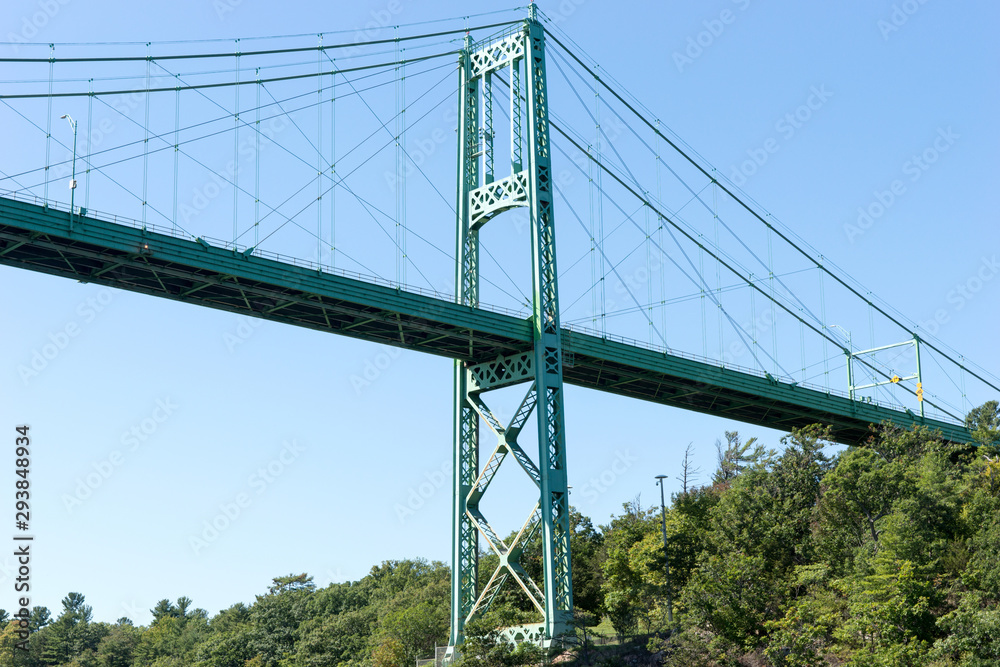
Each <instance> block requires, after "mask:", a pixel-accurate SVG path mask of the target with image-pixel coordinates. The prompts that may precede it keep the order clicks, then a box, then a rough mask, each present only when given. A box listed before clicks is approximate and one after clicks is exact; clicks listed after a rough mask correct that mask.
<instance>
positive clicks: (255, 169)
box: [0, 6, 1000, 645]
mask: <svg viewBox="0 0 1000 667" xmlns="http://www.w3.org/2000/svg"><path fill="white" fill-rule="evenodd" d="M494 18H496V17H494V16H489V15H484V16H482V17H475V18H473V19H471V20H472V21H473V23H472V24H469V23H468V22H469V21H470V19H468V18H467V19H466V23H467V25H464V26H462V27H458V28H450V27H444V28H441V29H438V26H431V29H427V28H428V26H427V25H417V24H415V25H410V26H400V27H396V28H394V29H393V31H394V34H393V35H392V36H391V37H386V38H384V39H374V40H368V41H359V40H353V41H351V40H348V39H344V38H343V36H342V35H338V34H337V33H324V34H320V35H309V36H289V37H282V38H268V40H269V41H267V42H266V43H264V42H261V41H255V40H251V39H246V40H234V41H233V42H232V43H230V44H222V45H220V44H219V43H212V44H211V47H212V50H207V51H206V50H197V47H204V46H205V45H201V44H192V43H189V42H177V43H156V44H152V43H151V44H145V43H144V44H117V45H89V44H70V45H50V46H49V47H48V53H46V54H44V55H42V56H35V57H28V56H25V57H16V58H3V59H0V62H2V63H3V64H4V66H5V67H6V68H8V70H9V71H14V72H15V76H14V77H13V79H12V80H8V81H5V82H4V88H3V94H0V113H2V114H3V117H4V119H5V120H6V121H7V122H6V123H5V127H8V128H10V127H17V128H19V129H18V131H22V132H25V133H34V137H35V138H36V139H37V146H38V148H39V150H38V151H37V154H25V155H16V156H15V155H4V157H3V161H2V163H0V263H2V264H4V265H7V266H11V267H15V268H21V269H26V270H29V271H35V272H41V273H46V274H50V275H54V276H61V277H65V278H71V279H73V280H76V281H79V282H82V283H93V284H100V285H106V286H109V287H114V288H118V289H122V290H128V291H132V292H137V293H141V294H148V295H152V296H158V297H162V298H167V299H171V300H174V301H180V302H185V303H189V304H193V305H197V306H204V307H207V308H213V309H218V310H224V311H229V312H232V313H239V314H243V315H249V316H252V317H255V318H263V319H267V320H271V321H274V322H280V323H284V324H289V325H295V326H299V327H306V328H310V329H315V330H319V331H325V332H329V333H334V334H340V335H343V336H350V337H353V338H357V339H361V340H365V341H370V342H376V343H381V344H385V345H392V346H396V347H401V348H405V349H409V350H415V351H420V352H426V353H428V354H432V355H437V356H441V357H446V358H449V359H453V360H455V366H454V387H455V393H454V396H453V398H452V399H450V400H451V402H452V404H453V408H454V415H455V416H454V434H453V465H454V468H453V470H454V479H453V483H452V494H453V501H454V509H453V517H452V518H453V546H452V566H453V567H452V619H451V628H452V629H451V643H452V645H455V644H457V643H459V642H460V641H461V639H462V636H463V634H462V633H463V627H464V625H465V623H466V622H468V621H469V620H470V619H471V618H473V617H475V616H476V615H477V614H481V613H483V612H484V611H485V610H487V609H489V606H490V603H491V602H492V600H493V599H494V597H495V596H496V594H497V592H498V591H499V590H500V589H501V588H502V587H503V586H505V585H508V586H516V587H518V588H520V589H521V590H522V591H523V593H524V594H525V595H526V596H527V598H528V599H529V600H530V601H531V603H532V604H533V605H534V606H535V608H536V609H537V611H538V612H539V615H540V617H541V618H543V619H544V621H543V622H542V623H540V624H537V625H535V626H525V627H521V628H512V629H509V630H508V632H509V634H510V636H511V638H512V639H515V640H527V639H530V640H538V641H552V640H553V639H556V638H558V637H559V636H561V635H562V634H564V633H566V632H567V630H568V629H569V623H570V620H571V613H572V609H573V603H572V577H571V572H570V565H569V564H570V550H569V502H568V488H567V487H568V479H567V464H568V463H569V462H570V461H571V460H572V445H571V444H568V443H567V442H566V440H565V413H564V394H563V385H564V384H571V385H576V386H580V387H585V388H590V389H596V390H599V391H602V392H608V393H613V394H618V395H620V396H624V397H628V398H637V399H642V400H645V401H650V402H653V403H659V404H662V405H665V406H671V407H677V408H682V409H685V410H692V411H697V412H702V413H706V414H710V415H717V416H723V417H727V418H731V419H736V420H739V421H742V422H746V423H750V424H757V425H762V426H767V427H771V428H776V429H781V430H790V429H792V428H795V427H801V426H806V425H809V424H814V423H822V424H826V425H829V426H830V427H831V429H832V432H833V434H834V437H835V438H836V439H837V441H839V442H841V443H844V444H859V443H861V442H863V441H864V440H865V439H866V438H867V437H868V436H869V435H870V432H871V431H870V426H871V425H872V424H877V423H880V422H884V421H888V422H892V423H895V424H898V425H900V426H903V427H910V426H913V425H922V426H926V427H928V428H931V429H935V430H937V431H940V433H941V435H942V437H943V438H944V439H945V440H948V441H951V442H962V443H964V442H969V440H970V434H969V432H968V430H967V429H966V428H965V426H964V423H963V416H964V414H965V413H966V412H967V410H968V409H969V408H970V407H972V406H973V402H972V399H971V398H970V396H971V397H974V396H977V395H979V394H980V393H982V392H987V393H988V392H991V391H1000V389H998V387H1000V379H998V378H997V377H996V376H995V375H994V374H992V373H990V372H989V371H988V370H986V369H984V368H981V367H980V366H978V365H976V364H975V363H974V362H972V361H971V360H968V359H966V358H964V357H963V356H962V355H960V354H959V353H957V352H955V351H954V350H952V349H951V348H949V347H948V346H947V345H945V344H944V343H943V342H941V341H938V340H936V339H934V338H933V337H932V336H929V335H927V334H925V333H922V332H920V331H918V329H917V328H916V327H915V325H913V323H912V322H910V321H908V320H907V319H906V318H905V316H903V315H902V314H901V313H899V312H897V311H896V310H895V309H894V308H893V307H892V306H891V305H890V304H888V303H885V302H882V301H881V300H880V299H878V298H877V297H875V296H874V295H873V293H872V292H871V291H870V290H869V289H867V288H866V287H864V286H862V285H860V284H859V283H857V281H855V280H854V279H852V278H851V277H850V276H848V275H846V274H845V273H844V272H843V271H841V270H840V269H839V268H838V267H837V266H836V265H835V264H833V263H832V262H830V261H829V260H828V259H826V258H824V257H823V255H822V254H821V253H819V252H818V251H817V250H816V249H814V248H812V247H811V246H810V245H809V244H808V242H807V241H805V240H804V239H803V238H801V237H800V236H799V235H798V234H797V233H796V232H795V231H794V230H793V229H792V228H791V227H789V226H787V225H785V224H783V223H781V222H780V221H778V220H776V219H775V218H773V216H770V215H769V214H767V213H765V212H763V211H762V210H761V209H760V207H759V206H757V205H756V204H755V203H754V202H753V200H752V199H750V198H749V197H747V196H746V195H745V194H744V193H742V192H741V190H740V189H739V188H738V187H737V186H736V185H735V184H733V183H731V182H730V181H729V180H728V179H726V178H725V177H724V176H723V175H721V174H719V173H718V172H717V171H716V170H715V169H714V168H712V167H711V166H710V165H709V164H707V162H705V161H704V160H703V159H701V158H700V156H699V155H698V154H697V152H696V151H694V149H692V148H691V147H689V146H687V144H686V143H685V142H684V141H683V140H682V139H681V138H679V137H678V136H676V135H675V134H674V133H673V132H672V131H671V130H670V129H669V127H668V125H667V124H666V123H665V122H663V121H661V119H659V118H657V117H656V115H655V114H653V113H652V112H651V111H650V110H649V109H647V108H646V107H645V106H644V105H643V104H642V102H641V100H640V99H638V98H637V97H636V96H634V95H632V94H631V93H629V92H628V91H627V90H626V89H625V88H624V87H623V86H621V85H620V84H619V83H618V82H617V81H616V80H615V79H614V77H613V76H612V75H611V74H609V73H607V72H605V71H603V70H602V69H601V68H600V66H599V65H598V64H597V63H596V62H594V61H593V60H592V59H591V58H590V57H589V56H587V55H586V53H585V51H584V50H583V49H582V48H581V47H580V46H579V45H577V44H576V43H575V42H574V41H573V40H572V38H571V36H570V35H567V34H565V33H564V32H562V31H561V30H559V29H558V27H557V26H555V25H553V24H552V23H551V22H549V21H547V19H546V17H545V16H544V14H542V13H541V12H540V11H539V10H537V9H536V8H535V7H534V6H532V7H531V8H530V10H529V15H528V17H527V19H525V18H524V17H523V16H519V17H515V18H509V20H503V21H496V20H493V19H494ZM477 20H478V21H479V22H478V23H477V22H476V21H477ZM338 37H340V38H341V39H338ZM456 70H457V73H456ZM67 111H68V112H67ZM62 123H66V124H67V125H66V126H62V125H60V124H62ZM60 127H61V128H62V131H60V129H59V128H60ZM66 127H68V128H69V129H70V130H71V131H72V133H71V134H69V133H67V132H66V131H65V130H66ZM81 138H82V141H81ZM456 162H457V167H456ZM456 172H457V182H456ZM66 181H69V182H70V188H69V189H68V190H67V189H65V188H64V184H65V183H66ZM453 185H454V186H455V188H456V189H455V190H454V191H453V190H452V187H453ZM57 186H58V187H57ZM456 192H457V195H456ZM557 218H558V220H559V223H558V225H557V223H556V219H557ZM557 231H558V239H559V243H558V251H557V249H556V248H557V244H556V236H557V234H556V232H557ZM865 330H867V333H868V337H867V338H868V344H866V345H864V346H861V345H859V344H857V340H856V339H861V337H860V336H853V335H852V334H851V333H849V332H850V331H855V332H856V331H865ZM515 385H517V386H520V387H521V389H522V390H523V392H524V394H523V399H522V400H521V401H520V403H519V407H518V408H517V410H515V412H514V415H513V417H512V418H511V419H510V420H509V421H508V420H504V419H501V417H500V416H499V414H498V412H496V411H494V410H493V409H491V407H490V404H489V402H488V401H490V400H491V399H490V392H492V391H495V390H500V389H504V388H507V387H513V386H515ZM967 385H968V386H967ZM441 400H442V402H446V401H448V400H449V399H447V398H446V397H441ZM533 415H534V418H535V423H534V428H533V429H528V430H526V431H525V432H524V433H523V434H522V431H524V430H525V427H526V426H528V425H529V423H530V421H531V418H532V416H533ZM487 434H491V435H492V436H495V437H496V442H495V444H494V443H492V442H491V439H490V437H487ZM519 438H520V439H521V442H519ZM529 444H530V445H531V446H528V445H529ZM533 447H534V448H536V450H533V449H532V448H533ZM507 458H510V459H511V461H510V463H509V465H510V466H516V467H517V468H519V469H521V470H522V471H523V472H524V473H525V474H526V475H527V477H528V478H529V479H530V481H531V483H532V486H533V488H534V492H533V493H534V495H533V496H532V498H531V499H530V500H531V501H533V502H534V507H533V508H531V511H530V512H528V514H527V516H526V519H525V521H524V523H523V525H522V526H521V528H520V530H519V531H518V532H517V533H516V536H515V538H514V539H513V541H512V542H511V543H510V544H508V543H506V542H505V541H504V539H502V538H501V537H500V535H499V534H498V533H497V531H496V530H495V529H494V527H493V526H492V525H491V524H490V521H489V519H488V518H487V517H486V516H485V514H484V512H483V509H482V505H481V501H482V498H483V496H484V495H485V494H486V493H487V491H488V489H489V486H490V484H491V482H492V480H493V478H494V475H495V474H496V473H497V470H498V468H499V467H500V465H501V464H502V463H503V462H504V461H505V460H506V459H507ZM504 502H510V499H504ZM536 535H540V536H541V539H542V544H543V559H542V563H543V567H542V572H543V577H544V579H543V581H540V582H535V581H533V580H532V578H531V577H530V576H529V574H528V573H527V572H526V571H525V569H524V568H523V567H522V566H521V564H520V560H519V559H520V555H521V550H522V549H523V547H524V545H525V544H527V543H528V542H529V541H530V540H531V539H533V538H534V537H535V536H536ZM481 548H485V549H487V550H489V552H491V553H493V554H495V555H496V556H497V557H498V558H499V566H498V567H497V568H496V570H495V571H494V572H492V573H489V574H490V576H489V577H481V576H480V573H479V571H478V563H479V557H480V553H481ZM484 574H485V573H484ZM483 580H485V581H486V583H485V585H482V581H483Z"/></svg>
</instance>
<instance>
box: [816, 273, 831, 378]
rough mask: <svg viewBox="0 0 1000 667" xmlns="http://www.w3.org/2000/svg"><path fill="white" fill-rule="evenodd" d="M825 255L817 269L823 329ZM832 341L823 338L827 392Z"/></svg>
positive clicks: (825, 325) (824, 326)
mask: <svg viewBox="0 0 1000 667" xmlns="http://www.w3.org/2000/svg"><path fill="white" fill-rule="evenodd" d="M822 263H823V255H820V256H819V264H820V266H818V267H817V268H818V269H819V312H820V317H821V318H822V320H823V322H822V324H823V328H824V329H826V328H827V323H826V292H825V291H824V289H823V267H822ZM829 345H830V341H828V340H827V338H826V336H823V385H824V386H825V387H826V389H827V391H829V390H830V354H829Z"/></svg>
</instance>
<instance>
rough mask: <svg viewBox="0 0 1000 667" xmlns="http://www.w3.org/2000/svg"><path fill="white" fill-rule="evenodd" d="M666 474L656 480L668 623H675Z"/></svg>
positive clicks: (670, 624) (658, 476) (671, 624)
mask: <svg viewBox="0 0 1000 667" xmlns="http://www.w3.org/2000/svg"><path fill="white" fill-rule="evenodd" d="M666 478H667V476H666V475H657V476H656V480H657V483H658V484H659V485H660V523H661V525H662V527H663V561H664V562H665V563H666V565H667V625H669V626H671V627H673V625H674V603H673V601H672V600H671V591H670V554H668V553H667V505H666V502H665V501H664V498H663V480H665V479H666Z"/></svg>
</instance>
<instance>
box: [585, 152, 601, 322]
mask: <svg viewBox="0 0 1000 667" xmlns="http://www.w3.org/2000/svg"><path fill="white" fill-rule="evenodd" d="M590 148H591V147H589V146H588V150H589V149H590ZM587 184H588V186H589V187H588V194H589V195H590V197H589V201H590V282H591V284H592V285H593V288H592V289H591V291H590V311H591V313H592V315H591V318H590V326H591V327H592V328H593V329H594V330H597V329H598V328H599V325H598V321H597V318H598V315H599V313H600V310H599V309H598V305H597V301H598V294H597V281H598V275H597V236H596V234H597V232H596V229H595V227H596V225H597V211H596V207H595V205H594V202H595V199H596V197H595V196H594V163H593V161H592V160H587Z"/></svg>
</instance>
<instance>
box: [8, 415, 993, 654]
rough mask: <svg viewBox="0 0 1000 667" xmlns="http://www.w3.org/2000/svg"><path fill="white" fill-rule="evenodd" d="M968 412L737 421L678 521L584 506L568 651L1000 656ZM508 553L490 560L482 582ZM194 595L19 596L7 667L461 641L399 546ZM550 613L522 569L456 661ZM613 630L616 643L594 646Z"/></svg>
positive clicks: (429, 581)
mask: <svg viewBox="0 0 1000 667" xmlns="http://www.w3.org/2000/svg"><path fill="white" fill-rule="evenodd" d="M967 425H968V426H969V428H970V430H971V431H972V432H973V435H974V437H975V439H976V440H977V441H978V444H979V447H971V446H962V445H954V444H949V443H945V442H943V441H942V440H941V439H940V438H939V437H937V435H936V434H935V433H933V432H930V431H928V430H926V429H924V428H921V427H915V428H912V429H902V428H899V427H896V426H893V425H890V424H883V425H881V426H878V427H873V430H872V434H871V437H870V438H869V439H868V441H867V442H866V443H865V444H864V445H863V446H859V447H853V448H849V449H844V450H842V451H839V452H838V453H836V454H833V455H828V454H827V453H825V452H826V451H829V450H828V445H830V444H831V436H830V433H829V431H828V430H827V429H825V428H823V427H820V426H812V427H808V428H804V429H800V430H796V431H793V432H792V433H790V434H789V435H787V436H786V437H785V438H783V439H782V441H781V443H780V444H781V446H780V447H779V448H776V449H771V448H767V447H765V446H764V445H763V444H761V443H759V442H757V441H756V440H755V439H753V438H750V439H748V440H746V441H743V440H742V439H741V437H740V435H739V434H738V433H735V432H727V433H725V438H724V440H720V441H719V442H717V443H716V448H717V453H718V456H717V466H716V469H715V470H714V471H713V472H712V473H711V476H710V477H709V478H708V479H706V480H704V483H703V484H699V483H698V481H699V480H698V479H697V477H698V473H699V471H696V470H694V469H693V468H692V467H691V465H690V464H689V460H688V459H687V457H685V460H684V461H683V462H682V464H681V465H680V468H681V470H682V475H681V480H682V490H681V491H680V492H678V493H676V494H674V495H673V497H672V498H671V499H670V501H669V506H668V507H667V508H666V512H665V514H664V515H663V517H662V519H661V511H660V507H659V505H658V504H657V505H655V506H653V507H644V506H643V505H642V503H641V500H640V499H639V498H636V499H634V500H631V501H629V502H626V503H624V504H623V506H622V512H621V513H620V514H618V515H615V516H612V517H611V519H610V521H609V522H608V523H607V525H602V526H597V527H595V526H594V525H593V523H592V522H591V520H590V519H589V518H587V517H585V516H583V515H582V514H580V513H579V512H578V511H576V510H575V509H573V510H572V512H571V550H572V569H573V581H574V603H575V605H576V612H575V616H574V625H575V627H576V632H577V640H576V641H575V643H574V644H573V645H571V646H570V647H569V650H568V652H566V653H565V654H564V655H563V656H562V657H561V658H560V660H562V661H569V664H579V665H584V664H594V665H622V664H636V665H639V664H662V665H668V666H670V667H681V666H683V667H716V666H719V667H722V666H728V665H733V666H737V665H744V666H747V667H750V666H767V665H771V666H774V667H819V666H821V665H844V666H847V667H860V666H862V665H864V666H865V667H907V666H917V665H927V666H928V667H985V666H987V665H1000V605H998V602H1000V405H998V403H997V402H996V401H990V402H988V403H986V404H984V405H983V406H980V407H979V408H976V409H975V410H973V411H972V412H971V413H970V414H969V416H968V418H967ZM657 500H659V499H657ZM661 520H665V523H666V532H667V536H666V550H664V541H663V534H662V529H661ZM511 537H512V536H511ZM540 554H541V544H540V542H539V540H538V539H537V538H536V539H535V540H534V541H533V542H531V543H529V544H528V545H527V546H526V548H525V551H524V554H523V556H522V559H521V561H522V564H523V566H524V569H525V571H526V572H527V573H528V574H529V575H530V576H531V577H532V578H533V579H534V580H535V581H536V582H542V581H543V580H542V577H541V566H540V561H541V559H540ZM667 562H669V572H670V578H669V580H668V578H667V567H666V565H667ZM496 564H497V559H496V556H491V555H486V554H484V555H483V557H482V558H481V559H480V569H479V577H480V580H481V581H480V585H481V586H485V585H486V583H487V580H488V578H489V576H490V575H491V574H492V572H493V569H495V567H496ZM668 590H669V591H670V592H671V593H672V595H671V596H669V597H670V598H671V600H672V604H671V609H670V611H671V612H672V614H668V609H667V599H668V595H667V593H668ZM193 604H194V603H193V602H192V600H191V599H190V598H188V597H180V598H177V599H176V600H173V601H171V600H167V599H164V600H161V601H160V602H159V603H157V605H156V606H155V607H154V608H153V609H152V610H151V612H152V615H153V620H152V622H150V623H149V624H148V625H145V626H136V625H134V623H133V622H132V620H130V619H128V618H120V619H118V620H117V621H115V622H114V623H109V622H104V621H95V620H94V619H93V618H92V616H93V613H92V609H91V607H90V606H89V605H87V604H86V600H85V597H84V596H83V595H82V594H80V593H75V592H73V593H69V594H68V595H67V596H66V597H65V598H64V599H63V600H62V609H61V610H59V611H58V614H57V615H55V616H53V614H52V613H51V612H50V611H49V610H48V609H46V608H44V607H35V608H33V609H32V610H31V613H30V616H29V618H28V619H27V625H28V628H27V629H28V631H29V633H30V635H29V640H28V650H27V651H20V650H15V649H14V646H15V644H17V643H18V642H19V641H22V640H21V638H20V637H19V634H18V633H19V630H21V623H20V621H19V620H18V619H11V618H10V616H9V615H8V614H7V613H6V612H3V611H0V625H2V627H3V631H2V633H0V667H3V666H6V665H24V666H31V667H36V666H37V667H41V666H46V667H48V666H53V667H54V666H72V667H175V666H176V667H181V666H184V667H188V666H196V667H326V666H330V667H402V666H407V667H408V666H409V665H413V664H414V661H415V659H417V658H422V657H428V656H430V655H431V654H432V652H433V649H434V647H435V645H444V644H446V643H447V641H448V625H449V618H450V616H449V605H450V571H449V568H448V567H447V566H446V565H445V564H443V563H439V562H428V561H425V560H420V559H414V560H402V561H386V562H383V563H382V564H380V565H378V566H375V567H373V568H372V569H371V571H370V572H369V573H368V575H367V576H365V577H363V578H362V579H360V580H359V581H353V582H344V583H332V584H330V585H329V586H326V587H324V588H318V587H317V586H316V585H315V584H314V582H313V579H312V577H310V576H309V575H307V574H297V575H294V574H293V575H288V576H282V577H276V578H274V580H273V581H272V582H271V585H270V586H269V587H268V589H267V590H266V591H265V592H263V593H262V594H260V595H258V596H256V600H255V601H254V602H253V604H250V605H246V604H244V603H237V604H235V605H233V606H231V607H229V608H228V609H224V610H222V611H220V612H218V613H217V614H215V615H210V614H209V613H208V612H207V611H205V610H204V609H200V608H196V607H194V606H193ZM670 616H672V617H673V622H672V623H671V622H670V621H669V620H668V619H669V617H670ZM540 620H541V618H540V616H539V614H538V612H537V610H536V609H535V608H534V606H533V605H532V604H531V603H530V602H529V600H528V599H527V598H526V597H525V596H524V595H523V594H521V593H520V591H519V589H518V588H517V587H515V586H511V585H508V586H507V587H505V588H504V589H503V590H502V591H501V592H500V593H499V594H498V595H497V597H496V598H495V599H494V602H493V605H492V607H491V609H490V611H489V612H488V614H487V615H486V616H485V617H483V618H481V619H478V620H477V621H474V622H472V623H470V624H469V625H468V627H467V640H466V643H465V645H464V646H463V647H462V654H463V658H462V660H461V661H460V663H459V665H460V666H462V667H492V666H494V665H496V666H498V667H499V666H505V665H519V664H538V663H539V662H541V661H545V660H548V659H552V657H553V656H552V655H551V653H554V652H550V655H545V654H544V653H543V652H542V651H540V650H539V649H537V648H535V647H531V646H522V647H520V648H518V649H514V648H513V647H511V646H509V645H507V644H505V643H504V642H503V641H502V640H501V639H500V637H499V634H498V632H497V628H498V627H502V626H509V625H514V624H518V623H531V622H539V621H540ZM602 631H604V632H605V634H609V635H613V636H614V641H615V643H616V646H614V647H601V646H593V642H592V638H593V636H594V635H595V633H601V632H602Z"/></svg>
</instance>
